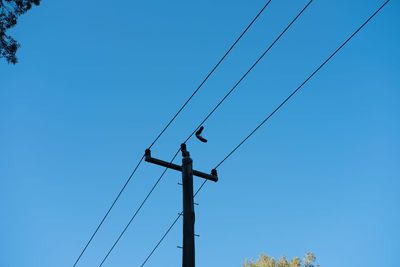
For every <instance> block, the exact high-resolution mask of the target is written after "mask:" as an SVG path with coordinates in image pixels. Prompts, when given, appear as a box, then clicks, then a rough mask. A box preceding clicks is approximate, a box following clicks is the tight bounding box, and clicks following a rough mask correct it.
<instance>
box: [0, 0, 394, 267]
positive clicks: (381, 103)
mask: <svg viewBox="0 0 400 267" xmlns="http://www.w3.org/2000/svg"><path fill="white" fill-rule="evenodd" d="M306 2H307V1H305V0H304V1H303V0H301V1H294V0H282V1H278V0H273V1H272V2H271V5H270V6H269V7H268V8H267V9H266V10H265V12H264V13H263V15H262V16H261V17H260V19H259V20H258V21H257V22H256V23H255V24H254V27H253V28H252V29H251V30H250V31H249V32H248V34H247V35H246V36H245V38H244V39H243V40H242V41H241V42H240V43H239V45H238V46H237V47H236V48H235V49H234V51H233V52H232V54H230V55H229V57H228V58H227V60H226V61H225V62H224V63H223V64H222V65H221V68H220V69H218V70H217V71H216V73H215V76H213V78H212V79H210V80H209V82H207V83H206V85H205V86H204V88H203V89H202V90H201V91H200V92H199V94H198V95H197V96H196V97H195V98H194V99H193V101H192V102H191V103H190V104H189V105H188V107H187V108H186V109H185V110H184V112H183V113H182V114H181V116H179V117H178V119H177V120H176V121H175V122H174V123H173V125H172V126H171V128H170V129H169V130H168V131H167V132H166V133H165V135H163V136H162V137H161V138H160V140H159V142H158V143H156V145H155V146H154V147H153V149H152V152H153V155H154V156H155V157H159V158H162V159H165V160H168V159H169V158H170V157H171V156H172V155H173V154H174V152H175V151H176V150H177V149H178V147H179V144H180V143H181V142H182V141H183V140H184V139H185V138H186V137H187V136H188V135H189V134H190V132H191V131H193V130H194V128H195V126H196V125H197V124H198V123H199V122H200V121H201V119H202V118H203V117H204V116H205V115H206V114H207V113H208V112H209V110H210V109H211V107H213V106H214V105H215V103H216V102H217V101H218V100H219V98H220V97H221V96H223V95H224V94H225V93H226V92H227V91H228V90H229V89H230V87H231V86H232V85H233V84H234V83H235V82H236V81H237V79H238V78H239V77H240V75H241V74H242V73H243V72H244V71H246V70H247V68H248V67H249V66H250V65H251V64H252V62H253V61H254V60H255V59H256V58H257V57H258V56H259V55H260V54H261V53H262V51H263V50H264V49H265V48H266V47H267V46H268V45H269V44H270V43H271V42H272V40H273V39H274V38H275V37H276V36H277V35H278V34H279V33H280V31H282V29H283V28H284V27H285V26H286V25H287V24H288V22H289V21H290V20H291V19H292V18H293V17H294V16H295V15H296V13H297V12H298V11H299V10H300V9H301V8H302V7H303V6H304V5H305V4H306ZM264 3H265V1H261V0H256V1H227V0H223V1H200V2H199V1H196V3H194V2H191V1H112V2H110V1H104V0H100V1H92V0H90V1H49V0H43V3H42V5H41V6H40V7H37V8H34V9H33V10H31V11H30V12H28V13H27V14H26V15H24V16H23V17H21V19H20V21H19V22H18V25H17V26H16V27H15V29H13V30H12V31H11V32H10V33H11V34H12V35H13V36H14V37H15V38H16V39H17V40H18V41H20V42H21V44H22V47H21V49H20V50H19V52H18V57H19V59H20V62H19V63H18V64H17V65H16V66H12V65H8V64H7V63H6V62H5V61H4V60H3V61H1V62H0V78H1V82H0V122H1V123H0V125H1V126H0V129H1V130H0V147H1V149H0V176H1V179H0V203H2V204H1V207H2V216H1V220H0V236H1V238H0V240H1V241H0V266H4V267H19V266H24V267H26V266H29V267H36V266H37V267H47V266H49V267H54V266H57V267H63V266H72V264H73V262H74V261H75V259H76V257H77V256H78V255H79V252H80V250H81V249H82V248H83V246H84V244H85V242H86V241H87V240H88V238H89V237H90V235H91V234H92V232H93V230H94V229H95V227H96V225H97V224H98V223H99V221H100V219H101V218H102V216H103V215H104V213H105V212H106V210H107V208H108V207H109V205H110V204H111V202H112V200H113V199H114V197H115V196H116V194H117V192H118V191H119V190H120V188H121V187H122V185H123V183H124V182H125V180H126V179H127V177H128V176H129V174H130V172H131V171H132V169H133V167H134V165H135V164H136V163H137V161H138V160H139V159H140V157H141V156H142V155H143V153H144V150H145V148H146V147H147V146H148V145H149V144H150V143H151V141H152V140H153V139H154V138H155V137H156V135H157V134H158V133H159V131H160V130H161V129H162V127H163V126H164V125H165V124H166V123H167V122H168V120H169V119H170V118H171V116H172V115H173V114H174V113H175V112H176V111H177V109H178V106H180V105H182V104H183V102H184V101H185V100H186V99H187V97H188V96H189V95H190V94H191V93H192V91H193V90H194V89H195V87H196V86H197V85H198V84H199V83H200V82H201V80H202V78H203V77H204V76H205V75H206V73H207V72H208V71H209V70H210V69H211V67H212V66H213V64H215V63H216V61H217V59H218V58H219V57H220V56H221V55H222V54H223V53H224V52H225V51H226V50H227V49H228V47H229V46H230V44H231V43H232V42H233V41H234V40H235V38H236V37H237V36H238V34H239V33H240V32H241V31H242V30H243V29H244V26H245V25H247V24H248V23H249V22H250V20H251V18H252V17H254V16H255V14H256V13H257V12H258V10H259V9H260V8H261V7H262V6H263V5H264ZM382 3H383V0H352V1H348V0H338V1H327V0H315V1H314V2H313V3H312V4H311V6H310V8H309V9H308V10H307V11H306V12H305V13H304V14H303V16H302V17H301V18H300V19H299V20H298V21H297V22H296V23H295V24H294V25H293V28H291V30H289V31H288V32H287V34H286V35H285V36H284V37H283V38H282V39H281V40H280V41H279V42H278V43H277V46H276V47H274V48H273V49H272V50H271V51H270V53H269V54H268V55H267V56H266V57H265V58H264V59H263V60H262V61H261V62H260V64H259V65H258V66H257V67H256V68H255V69H254V71H253V72H252V73H251V74H250V75H249V76H248V77H247V78H246V80H245V81H244V82H243V83H242V84H241V85H240V86H239V87H238V88H237V90H236V91H235V92H234V93H233V94H232V95H231V96H230V97H229V98H228V100H227V101H226V102H225V103H224V104H223V105H222V106H221V108H220V109H219V110H218V111H217V112H216V113H215V115H214V116H213V117H211V118H210V120H209V121H208V122H207V123H206V124H205V131H204V135H205V136H206V137H207V138H208V139H209V142H208V143H207V144H202V143H200V142H198V141H197V140H195V139H192V140H191V141H189V143H188V149H189V151H190V152H191V155H192V157H193V159H194V168H195V169H198V170H201V171H206V172H208V171H210V170H211V168H213V167H214V166H215V165H216V164H217V163H218V161H220V160H221V159H222V158H223V157H224V156H225V155H226V154H227V153H228V152H229V151H230V150H231V149H232V148H233V147H234V146H235V145H236V144H237V143H238V142H240V140H241V139H242V138H243V137H244V136H245V135H246V134H247V133H249V132H250V131H251V130H252V129H253V128H254V127H255V126H256V125H257V124H258V122H259V121H261V120H262V119H263V118H264V117H265V116H266V115H267V114H268V113H269V112H271V111H272V110H273V109H274V107H275V106H276V105H277V104H278V103H280V102H281V101H282V100H283V99H284V98H285V97H286V96H287V95H288V94H289V92H290V91H292V90H293V89H294V88H295V87H296V86H297V85H298V84H299V83H300V82H302V81H303V80H304V79H305V78H306V77H307V76H308V75H309V74H310V73H311V72H312V71H313V70H314V68H315V67H316V66H317V65H319V64H320V63H321V62H322V61H323V60H324V59H325V58H326V57H327V56H328V55H329V54H330V53H331V52H332V51H333V50H334V49H336V48H337V47H338V45H339V44H340V43H341V42H343V41H344V40H345V38H347V36H349V34H351V33H352V32H353V31H354V30H355V29H356V28H357V27H358V26H359V25H360V24H361V23H362V22H363V21H364V20H365V19H366V18H367V17H368V16H370V15H371V14H372V12H373V11H374V10H375V9H376V8H377V7H378V6H379V5H381V4H382ZM399 12H400V4H399V2H398V1H395V0H393V1H391V2H390V3H389V4H388V5H387V6H386V7H385V8H384V9H383V10H382V12H381V13H380V14H379V15H378V16H377V17H375V18H374V19H373V20H372V21H371V23H370V24H368V25H367V27H366V28H364V30H362V31H361V32H360V33H359V35H358V36H357V37H356V38H355V39H353V40H352V41H351V42H350V43H349V45H348V46H346V47H345V48H344V49H343V50H342V51H341V52H340V53H339V54H338V55H337V56H336V57H335V58H334V60H333V61H331V62H330V63H329V64H328V65H327V66H326V68H324V69H323V70H322V71H321V72H320V73H318V75H317V76H315V77H314V78H313V79H312V80H311V81H310V82H309V83H308V84H307V85H306V86H305V87H304V88H303V89H302V91H300V92H299V94H298V95H296V96H295V97H294V98H293V99H292V100H290V102H289V103H288V104H287V105H286V106H284V108H283V109H281V110H280V111H279V112H278V113H277V114H276V116H274V117H273V118H272V119H271V120H270V121H269V122H268V123H267V124H266V125H265V126H264V127H263V128H261V129H260V130H259V131H258V132H257V133H256V134H255V135H254V136H253V137H252V138H251V139H250V140H249V141H248V142H247V143H246V144H245V145H244V146H243V147H242V148H240V149H239V150H238V151H237V153H236V154H234V155H233V156H232V157H231V158H230V159H229V160H228V161H226V162H225V163H224V164H223V165H222V166H221V167H220V168H219V176H220V181H219V182H218V183H215V184H214V183H208V184H207V185H206V187H205V188H204V190H203V191H202V192H201V193H200V194H199V196H198V198H197V202H199V204H200V205H199V206H196V216H197V217H196V232H197V233H198V234H200V237H199V238H197V240H196V242H197V243H196V256H197V257H196V258H197V266H204V267H205V266H207V267H208V266H240V265H241V263H242V262H243V260H244V259H245V258H249V257H253V258H254V257H257V255H258V254H259V253H261V252H264V253H266V254H268V255H271V256H274V257H279V256H280V255H286V256H288V257H294V256H300V255H302V254H303V253H304V252H305V251H312V252H314V253H315V254H316V256H317V258H318V262H319V263H320V264H321V266H322V267H336V266H351V267H352V266H363V267H369V266H371V267H372V266H374V267H375V266H399V263H398V252H399V251H400V243H399V239H400V228H399V225H400V214H399V203H400V195H399V192H398V191H399V188H400V179H399V178H400V175H399V173H400V164H399V162H400V161H399V159H400V123H399V115H400V106H399V98H400V66H399V62H400V52H399V47H400V30H399V29H400V27H399V26H400V23H399V17H398V14H399ZM178 159H179V158H178ZM179 162H180V159H179V160H177V163H179ZM161 172H162V168H161V167H158V166H152V165H149V164H148V163H144V164H143V165H142V166H141V168H140V169H139V171H138V172H137V175H135V177H134V178H133V180H132V181H131V183H130V184H129V186H128V187H127V189H126V191H125V192H124V194H123V195H122V197H121V198H120V201H119V202H118V203H117V205H116V207H115V209H114V210H113V211H112V212H111V214H110V216H109V218H108V219H107V221H106V222H105V224H104V226H103V228H102V229H101V230H100V231H99V233H98V235H97V236H96V237H95V239H94V241H93V243H92V244H91V246H90V247H89V248H88V250H87V252H86V254H85V255H84V256H83V258H82V260H81V262H80V264H79V265H78V266H82V267H84V266H97V265H98V264H99V263H100V262H101V259H102V257H103V256H104V255H105V253H106V251H107V250H108V249H109V248H110V246H111V245H112V243H113V241H114V240H115V238H116V237H117V236H118V234H119V233H120V231H121V230H122V229H123V227H124V226H125V224H126V223H127V222H128V220H129V218H130V216H131V215H132V213H133V212H134V210H136V208H137V207H138V205H139V204H140V202H141V201H142V200H143V198H144V196H145V195H146V194H147V192H148V191H149V190H150V188H151V186H152V185H153V183H154V182H155V180H156V179H157V178H158V176H159V175H160V174H161ZM180 179H181V178H180V174H179V173H177V172H174V171H169V172H167V175H166V176H165V177H164V178H163V180H162V181H161V183H160V185H159V186H158V187H157V189H156V190H155V192H154V194H153V195H152V196H151V197H150V199H149V201H148V202H147V203H146V204H145V206H144V208H143V209H142V212H141V213H140V215H139V216H138V217H137V220H135V221H134V222H133V224H132V225H131V227H130V228H129V230H128V231H127V232H126V234H125V236H124V237H123V238H122V239H121V241H120V243H119V244H118V245H117V247H116V248H115V250H114V251H113V252H112V254H111V255H110V257H109V258H108V260H107V262H106V264H105V265H104V266H121V267H123V266H140V264H141V263H142V261H143V260H144V259H145V258H146V256H147V254H148V253H149V252H150V251H151V249H152V246H153V245H154V244H155V243H156V242H157V241H158V239H159V238H160V237H161V235H162V234H163V233H164V231H165V230H166V228H167V227H168V225H169V224H170V223H171V222H172V221H173V220H174V218H175V217H176V215H177V213H178V212H179V211H180V210H181V206H182V200H181V198H182V197H181V188H180V186H179V185H177V182H179V181H180ZM200 182H201V180H200V178H196V185H195V186H196V187H197V186H198V185H199V183H200ZM181 239H182V234H181V222H180V223H179V224H177V225H176V227H175V228H174V229H173V230H172V231H171V233H170V235H169V236H168V237H167V238H166V240H165V242H164V243H162V245H161V246H160V247H159V249H158V250H157V252H156V253H155V254H154V256H153V257H152V258H151V260H150V261H149V262H148V265H146V266H179V265H180V264H181V250H180V249H177V248H176V246H178V245H181Z"/></svg>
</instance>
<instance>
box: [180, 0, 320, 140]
mask: <svg viewBox="0 0 400 267" xmlns="http://www.w3.org/2000/svg"><path fill="white" fill-rule="evenodd" d="M312 1H313V0H310V1H309V2H308V3H307V5H306V6H305V7H304V8H303V9H302V10H301V11H300V12H299V13H298V14H297V16H296V17H295V18H294V19H293V20H292V21H291V22H290V23H289V24H288V25H287V26H286V28H285V29H284V30H283V31H282V32H281V33H280V34H279V35H278V37H277V38H276V39H275V40H274V41H273V42H272V44H271V45H270V46H269V47H268V48H267V49H266V50H265V51H264V53H262V54H261V56H260V57H259V58H258V59H257V60H256V61H255V62H254V63H253V65H252V66H251V67H250V69H249V70H248V71H247V72H246V73H245V74H243V76H242V77H241V78H240V79H239V81H237V82H236V84H235V85H234V86H233V87H232V88H231V90H229V91H228V93H226V95H225V96H224V97H223V98H222V99H221V100H220V101H219V102H218V104H217V105H216V106H215V107H214V108H213V109H212V110H211V112H210V113H209V114H208V115H207V116H206V117H205V118H204V120H203V121H202V122H201V123H200V124H199V125H198V126H197V128H196V129H195V130H194V131H193V132H192V134H191V135H190V136H189V137H188V138H187V139H186V140H185V143H186V142H187V141H188V140H189V139H190V138H191V137H192V136H193V135H194V134H195V133H196V131H197V130H198V129H199V128H200V127H201V126H202V124H204V123H205V122H206V121H207V120H208V118H210V116H211V115H212V114H213V113H214V112H215V111H216V110H217V109H218V108H219V106H220V105H221V104H222V103H223V102H224V101H225V100H226V98H227V97H228V96H229V95H230V94H231V93H232V92H233V91H234V90H235V89H236V87H237V86H238V85H239V84H240V83H241V82H242V81H243V80H244V78H246V76H247V75H248V74H249V73H250V72H251V71H252V70H253V68H254V67H255V66H256V65H257V64H258V63H259V62H260V60H261V59H262V58H263V57H264V56H265V55H266V54H267V53H268V52H269V50H271V48H272V47H273V46H274V45H275V44H276V43H277V42H278V41H279V39H281V37H282V36H283V35H284V34H285V32H286V31H287V30H288V29H289V28H290V27H291V26H292V24H293V23H294V22H295V21H296V20H297V19H298V18H299V17H300V16H301V14H303V12H304V11H305V10H306V9H307V7H308V6H309V5H310V4H311V3H312Z"/></svg>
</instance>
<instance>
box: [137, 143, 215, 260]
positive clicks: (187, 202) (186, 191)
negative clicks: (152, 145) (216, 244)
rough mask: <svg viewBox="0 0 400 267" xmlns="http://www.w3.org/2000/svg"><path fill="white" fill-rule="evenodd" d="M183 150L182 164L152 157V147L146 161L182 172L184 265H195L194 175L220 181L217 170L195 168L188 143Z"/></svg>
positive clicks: (148, 151)
mask: <svg viewBox="0 0 400 267" xmlns="http://www.w3.org/2000/svg"><path fill="white" fill-rule="evenodd" d="M181 151H182V157H183V158H182V166H179V165H176V164H173V163H172V162H166V161H163V160H159V159H156V158H152V157H151V151H150V149H146V152H145V161H147V162H150V163H154V164H157V165H160V166H163V167H167V168H170V169H174V170H177V171H180V172H182V187H183V190H182V191H183V255H182V266H183V267H194V266H195V254H194V252H195V246H194V235H195V233H194V222H195V214H194V205H193V204H194V203H193V175H195V176H199V177H202V178H204V179H207V180H211V181H214V182H217V181H218V176H217V171H216V170H215V169H213V170H212V171H211V174H207V173H203V172H199V171H196V170H193V161H192V159H191V158H190V154H189V152H188V151H187V150H186V144H181Z"/></svg>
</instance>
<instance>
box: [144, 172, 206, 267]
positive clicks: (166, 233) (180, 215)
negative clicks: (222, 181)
mask: <svg viewBox="0 0 400 267" xmlns="http://www.w3.org/2000/svg"><path fill="white" fill-rule="evenodd" d="M207 181H208V180H204V182H203V183H202V184H201V185H200V187H199V189H197V191H196V193H195V194H194V195H193V198H195V197H196V195H197V194H198V193H199V192H200V190H201V189H202V188H203V186H204V185H205V184H206V183H207ZM182 215H183V211H181V212H180V213H178V217H176V218H175V220H174V221H173V222H172V224H171V225H170V226H169V227H168V229H167V231H166V232H165V233H164V235H163V236H162V237H161V239H160V240H159V241H158V242H157V244H156V245H155V247H154V248H153V250H152V251H151V252H150V254H149V255H148V256H147V258H146V259H145V260H144V262H143V263H142V265H141V267H143V266H144V265H145V264H146V262H147V261H148V260H149V259H150V257H151V256H152V255H153V253H154V252H155V251H156V249H157V248H158V246H159V245H160V244H161V242H162V241H163V240H164V238H165V237H166V236H167V235H168V233H169V232H170V231H171V229H172V228H173V227H174V225H175V224H176V223H177V222H178V220H179V218H180V217H182Z"/></svg>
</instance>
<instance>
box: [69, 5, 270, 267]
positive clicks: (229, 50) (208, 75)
mask: <svg viewBox="0 0 400 267" xmlns="http://www.w3.org/2000/svg"><path fill="white" fill-rule="evenodd" d="M271 1H272V0H269V1H267V3H266V4H265V5H264V6H263V8H262V9H261V10H260V11H259V12H258V13H257V15H256V16H255V17H254V18H253V20H252V21H251V22H250V24H249V25H248V26H247V27H246V28H245V30H244V31H243V32H242V33H241V34H240V35H239V37H238V38H237V39H236V40H235V42H234V43H233V44H232V45H231V46H230V48H229V49H228V50H227V52H225V54H224V55H223V56H222V57H221V58H220V60H219V61H218V63H217V64H216V65H215V66H214V67H213V68H212V70H211V71H210V72H209V73H208V74H207V76H206V77H205V79H204V80H203V81H202V82H201V83H200V85H199V86H198V87H197V88H196V90H195V91H194V92H193V93H192V95H191V96H190V97H189V98H188V99H187V100H186V102H185V103H184V104H183V105H182V107H181V108H180V109H179V110H178V112H177V113H176V114H175V115H174V116H173V117H172V119H171V120H170V121H169V122H168V124H167V125H166V126H165V127H164V128H163V130H162V131H161V132H160V133H159V134H158V136H157V137H156V138H155V139H154V141H153V142H152V143H151V144H150V146H149V149H150V148H151V147H152V146H153V145H154V144H155V143H156V142H157V140H158V139H159V138H160V137H161V136H162V135H163V133H164V132H165V131H166V130H167V129H168V127H169V126H170V125H171V124H172V122H173V121H174V120H175V119H176V118H177V117H178V115H179V114H180V113H181V112H182V110H183V109H184V108H185V107H186V105H187V104H188V103H189V101H190V100H191V99H192V98H193V97H194V96H195V94H196V93H197V92H198V91H199V90H200V88H201V87H202V86H203V85H204V83H205V82H206V81H207V80H208V79H209V77H210V76H211V75H212V74H213V73H214V71H215V70H216V69H217V68H218V66H219V65H220V64H221V63H222V61H223V60H224V59H225V58H226V56H227V55H228V54H229V53H230V52H231V50H232V49H233V48H234V47H235V46H236V44H237V43H238V42H239V41H240V39H242V37H243V36H244V35H245V33H246V32H247V31H248V30H249V29H250V27H251V26H252V25H253V24H254V22H255V21H256V20H257V19H258V17H259V16H260V15H261V14H262V13H263V11H264V10H265V9H266V8H267V6H268V5H269V3H270V2H271ZM143 158H144V156H143V157H142V158H141V159H140V160H139V163H138V165H137V166H136V168H135V169H134V171H133V172H132V174H131V175H130V176H129V178H128V179H127V181H126V182H125V184H124V186H123V187H122V189H121V190H120V192H119V193H118V195H117V197H116V198H115V199H114V201H113V203H112V205H111V206H110V208H109V209H108V211H107V212H106V214H105V215H104V217H103V218H102V220H101V221H100V223H99V225H98V226H97V228H96V230H95V231H94V233H93V234H92V235H91V237H90V239H89V241H88V242H87V243H86V245H85V247H84V248H83V250H82V251H81V253H80V254H79V256H78V258H77V259H76V261H75V263H74V265H73V267H75V266H76V264H77V263H78V262H79V260H80V259H81V257H82V255H83V254H84V253H85V251H86V249H87V248H88V246H89V244H90V243H91V242H92V240H93V238H94V236H95V235H96V234H97V232H98V230H99V229H100V227H101V226H102V224H103V222H104V221H105V219H106V218H107V216H108V214H109V213H110V211H111V210H112V208H113V207H114V205H115V203H116V202H117V201H118V199H119V197H120V196H121V194H122V192H123V191H124V190H125V187H126V186H127V184H128V183H129V182H130V180H131V178H132V176H133V174H134V173H135V172H136V169H137V168H138V167H139V166H140V164H141V163H142V161H143ZM162 176H163V175H161V177H160V179H161V178H162ZM157 183H158V182H157Z"/></svg>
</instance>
